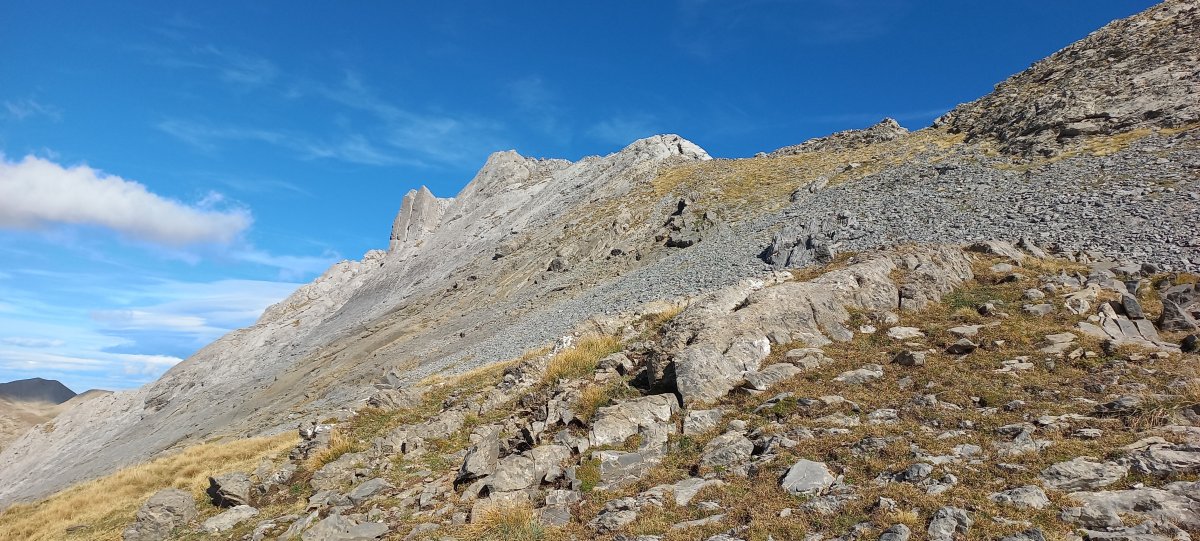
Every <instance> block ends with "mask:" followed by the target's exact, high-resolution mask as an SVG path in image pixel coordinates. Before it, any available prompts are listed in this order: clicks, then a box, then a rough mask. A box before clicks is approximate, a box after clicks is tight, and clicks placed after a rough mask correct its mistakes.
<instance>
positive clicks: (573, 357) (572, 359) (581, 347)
mask: <svg viewBox="0 0 1200 541" xmlns="http://www.w3.org/2000/svg"><path fill="white" fill-rule="evenodd" d="M618 351H621V340H620V339H619V338H617V337H615V336H599V335H589V336H584V337H581V338H580V339H579V340H578V341H577V342H576V343H575V346H574V347H572V348H571V349H568V350H565V351H562V352H559V353H558V354H557V355H555V356H554V357H553V358H551V359H550V363H549V364H547V365H546V373H545V375H544V376H543V377H542V381H543V382H546V383H549V384H553V383H554V382H556V381H558V380H560V379H563V378H577V377H580V376H584V375H586V374H590V373H592V372H595V371H596V364H597V363H599V362H600V359H603V358H604V357H607V356H609V355H611V354H613V353H616V352H618Z"/></svg>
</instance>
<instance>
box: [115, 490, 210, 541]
mask: <svg viewBox="0 0 1200 541" xmlns="http://www.w3.org/2000/svg"><path fill="white" fill-rule="evenodd" d="M197 515H198V514H197V512H196V499H195V498H193V497H192V494H191V493H190V492H186V491H183V490H179V489H176V488H168V489H165V490H160V491H158V492H155V493H154V495H153V496H150V499H148V500H146V503H144V504H142V507H141V508H139V509H138V511H137V518H136V520H135V521H134V523H133V524H132V525H130V526H129V527H128V528H126V529H125V532H124V533H122V534H121V538H122V539H123V540H124V541H162V540H163V539H166V538H167V536H168V535H170V534H171V530H173V529H175V528H178V527H181V526H185V525H186V524H187V523H189V522H191V521H193V520H196V517H197Z"/></svg>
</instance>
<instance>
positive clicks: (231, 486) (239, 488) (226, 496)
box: [208, 472, 254, 507]
mask: <svg viewBox="0 0 1200 541" xmlns="http://www.w3.org/2000/svg"><path fill="white" fill-rule="evenodd" d="M253 486H254V483H252V482H251V481H250V476H249V475H246V474H244V473H242V472H232V473H226V474H223V475H218V476H216V477H209V478H208V496H209V497H210V498H212V502H213V505H216V506H220V507H237V506H239V505H250V489H251V488H252V487H253Z"/></svg>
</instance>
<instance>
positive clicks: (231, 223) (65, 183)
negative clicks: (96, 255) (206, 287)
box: [0, 154, 252, 246]
mask: <svg viewBox="0 0 1200 541" xmlns="http://www.w3.org/2000/svg"><path fill="white" fill-rule="evenodd" d="M212 201H213V200H212V199H211V198H209V200H208V201H206V202H201V203H197V204H192V205H188V204H185V203H181V202H179V201H175V200H172V199H168V198H165V197H162V196H160V195H157V194H154V193H152V192H150V190H148V189H147V188H146V186H144V185H142V184H139V183H137V182H134V181H130V180H126V179H123V178H121V177H118V176H116V175H107V174H105V173H103V172H101V171H97V170H95V169H92V168H90V167H88V166H86V165H76V166H71V167H64V166H62V165H59V164H58V163H55V162H52V161H50V160H45V159H42V158H38V157H35V156H26V157H25V158H24V159H23V160H21V161H19V162H14V161H10V160H8V159H7V158H6V157H5V156H4V155H2V154H0V228H22V229H29V228H43V227H46V226H48V225H51V224H72V225H92V226H100V227H105V228H108V229H111V230H114V231H118V232H120V233H123V234H126V235H129V236H130V237H132V238H136V239H139V240H144V241H148V242H152V243H158V244H163V245H170V246H179V245H186V244H195V243H229V242H231V241H233V240H234V239H235V238H237V237H238V235H240V234H241V233H242V232H243V231H244V230H246V228H248V227H249V226H250V223H251V221H252V220H251V217H250V213H249V211H246V210H244V209H236V208H235V209H228V210H219V209H216V208H212V207H211V205H210V203H212Z"/></svg>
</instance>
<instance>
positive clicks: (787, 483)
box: [779, 459, 835, 496]
mask: <svg viewBox="0 0 1200 541" xmlns="http://www.w3.org/2000/svg"><path fill="white" fill-rule="evenodd" d="M834 481H835V478H834V477H833V473H832V472H830V471H829V467H828V466H826V465H825V463H824V462H814V461H812V460H806V459H801V460H799V461H797V462H796V463H795V464H792V467H791V468H788V471H787V474H785V475H784V476H783V479H782V480H781V481H780V482H779V486H781V487H783V489H784V490H786V491H787V493H788V494H791V495H793V496H800V495H809V496H814V495H817V494H820V493H821V492H823V491H824V490H825V489H827V488H829V486H830V485H832V484H833V482H834Z"/></svg>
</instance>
